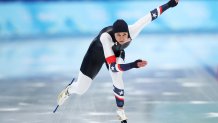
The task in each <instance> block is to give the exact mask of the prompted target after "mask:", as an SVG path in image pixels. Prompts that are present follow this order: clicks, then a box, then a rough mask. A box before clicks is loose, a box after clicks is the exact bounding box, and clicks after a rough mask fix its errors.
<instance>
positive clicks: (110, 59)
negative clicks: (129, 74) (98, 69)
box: [100, 33, 147, 72]
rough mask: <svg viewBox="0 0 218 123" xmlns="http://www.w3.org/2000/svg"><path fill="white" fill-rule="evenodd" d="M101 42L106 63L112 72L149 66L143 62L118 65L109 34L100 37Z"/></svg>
mask: <svg viewBox="0 0 218 123" xmlns="http://www.w3.org/2000/svg"><path fill="white" fill-rule="evenodd" d="M100 41H101V43H102V46H103V50H104V56H105V59H106V62H107V64H108V65H109V68H110V69H111V71H112V72H120V71H127V70H130V69H132V68H139V67H144V66H145V65H146V64H147V62H146V61H143V60H136V61H134V62H131V63H126V64H117V59H116V56H115V54H114V52H113V50H112V46H113V44H114V43H113V41H112V38H111V36H110V35H109V34H108V33H103V34H102V35H101V37H100Z"/></svg>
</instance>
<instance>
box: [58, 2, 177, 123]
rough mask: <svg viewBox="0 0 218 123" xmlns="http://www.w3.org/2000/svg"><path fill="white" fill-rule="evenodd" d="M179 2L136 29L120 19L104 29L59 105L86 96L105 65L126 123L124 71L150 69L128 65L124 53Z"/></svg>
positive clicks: (159, 10) (157, 10) (143, 20)
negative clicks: (134, 40) (75, 95)
mask: <svg viewBox="0 0 218 123" xmlns="http://www.w3.org/2000/svg"><path fill="white" fill-rule="evenodd" d="M178 2H179V0H170V1H169V2H167V3H166V4H164V5H162V6H159V7H158V8H155V9H154V10H152V11H150V12H149V13H148V14H147V15H145V16H144V17H142V18H140V19H139V20H137V21H136V22H135V23H134V24H132V25H127V23H126V22H125V21H124V20H122V19H118V20H116V21H115V22H114V23H113V25H112V26H108V27H105V28H103V29H102V30H101V31H100V33H99V34H98V35H97V36H96V37H95V39H94V40H93V41H92V42H91V44H90V46H89V48H88V51H87V52H86V54H85V57H84V59H83V61H82V65H81V67H80V71H79V75H78V79H77V81H76V82H74V83H72V84H71V85H68V86H67V87H66V88H65V89H64V90H63V91H62V92H61V93H60V94H59V95H58V101H57V102H58V105H62V104H63V103H64V102H65V100H66V99H68V97H69V96H70V95H71V94H79V95H82V94H84V93H85V92H86V91H87V90H88V88H89V86H90V85H91V83H92V81H93V79H94V78H95V76H96V75H97V74H98V72H99V71H100V69H101V67H102V65H103V64H104V63H105V64H106V66H107V68H108V70H109V73H110V75H111V77H112V81H113V87H114V89H113V91H114V96H115V100H116V104H117V107H118V110H117V114H118V116H119V118H120V119H121V121H122V122H126V120H127V117H126V115H125V112H124V83H123V78H122V74H123V72H124V71H127V70H130V69H132V68H141V67H144V66H146V65H147V61H145V60H141V59H138V60H136V61H134V62H131V63H124V59H125V51H124V49H125V48H126V47H127V46H128V45H129V44H130V43H131V42H132V39H135V38H136V37H137V36H138V34H139V33H140V32H141V31H142V29H143V28H144V27H145V26H146V25H147V24H149V23H150V22H152V21H153V20H155V19H156V18H157V17H158V16H160V15H161V14H162V13H163V12H164V11H166V10H167V9H169V8H172V7H175V6H176V5H177V4H178Z"/></svg>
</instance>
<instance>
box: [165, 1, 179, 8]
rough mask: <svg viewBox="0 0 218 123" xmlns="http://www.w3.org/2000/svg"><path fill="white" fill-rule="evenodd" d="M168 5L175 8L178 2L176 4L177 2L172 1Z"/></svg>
mask: <svg viewBox="0 0 218 123" xmlns="http://www.w3.org/2000/svg"><path fill="white" fill-rule="evenodd" d="M167 4H168V6H169V7H175V6H177V4H178V2H176V0H170V1H169V2H168V3H167Z"/></svg>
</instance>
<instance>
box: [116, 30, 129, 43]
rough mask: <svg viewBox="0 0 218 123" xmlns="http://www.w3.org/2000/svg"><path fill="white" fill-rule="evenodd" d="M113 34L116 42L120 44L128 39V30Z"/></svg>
mask: <svg viewBox="0 0 218 123" xmlns="http://www.w3.org/2000/svg"><path fill="white" fill-rule="evenodd" d="M114 35H115V39H116V40H117V42H118V43H119V44H121V45H122V44H125V43H126V42H128V41H129V38H128V32H117V33H115V34H114Z"/></svg>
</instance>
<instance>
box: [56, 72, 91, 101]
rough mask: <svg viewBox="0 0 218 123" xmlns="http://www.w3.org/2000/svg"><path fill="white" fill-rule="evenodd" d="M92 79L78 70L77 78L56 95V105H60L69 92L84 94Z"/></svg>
mask: <svg viewBox="0 0 218 123" xmlns="http://www.w3.org/2000/svg"><path fill="white" fill-rule="evenodd" d="M91 82H92V79H91V78H89V77H88V76H86V75H84V74H83V73H82V72H81V71H80V72H79V75H78V79H77V81H76V82H73V83H72V84H71V85H68V86H67V87H66V88H65V89H64V90H62V91H61V93H60V94H59V95H58V105H62V104H63V103H64V102H65V101H66V100H67V99H68V98H69V96H70V95H71V94H78V95H82V94H84V93H85V92H86V91H87V90H88V88H89V87H90V85H91Z"/></svg>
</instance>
